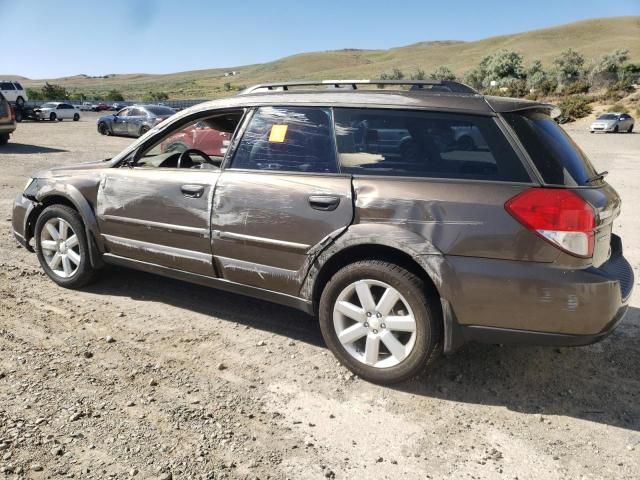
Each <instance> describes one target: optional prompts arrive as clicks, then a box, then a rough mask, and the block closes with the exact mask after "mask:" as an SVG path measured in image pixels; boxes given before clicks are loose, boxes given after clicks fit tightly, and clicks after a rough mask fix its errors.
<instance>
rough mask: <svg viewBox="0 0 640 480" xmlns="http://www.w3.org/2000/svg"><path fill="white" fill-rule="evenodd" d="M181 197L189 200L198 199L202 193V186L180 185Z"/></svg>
mask: <svg viewBox="0 0 640 480" xmlns="http://www.w3.org/2000/svg"><path fill="white" fill-rule="evenodd" d="M180 190H181V191H182V195H184V196H185V197H189V198H200V197H201V196H202V194H203V193H204V186H203V185H182V187H180Z"/></svg>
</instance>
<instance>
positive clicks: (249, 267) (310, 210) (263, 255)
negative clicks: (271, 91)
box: [212, 107, 353, 295]
mask: <svg viewBox="0 0 640 480" xmlns="http://www.w3.org/2000/svg"><path fill="white" fill-rule="evenodd" d="M234 143H237V147H236V148H235V149H234V150H235V151H234V153H233V159H232V160H231V161H230V164H229V165H228V166H227V167H226V168H225V169H224V171H223V173H222V175H221V176H220V179H219V180H218V184H217V187H216V190H215V194H214V202H213V205H214V207H213V212H212V229H213V232H212V233H213V251H214V258H215V262H216V267H217V269H218V272H219V274H220V275H221V276H223V277H224V278H225V279H227V280H230V281H233V282H238V283H242V284H247V285H251V286H255V287H259V288H264V289H268V290H274V291H278V292H281V293H286V294H290V295H298V294H299V291H300V286H301V284H302V281H303V279H304V276H305V275H306V273H307V269H308V261H309V259H310V258H311V257H310V256H311V254H312V252H313V251H314V247H316V246H318V245H319V244H321V243H323V241H325V240H326V239H327V238H330V237H331V235H337V234H338V233H340V232H342V231H343V230H344V229H345V228H346V227H347V226H348V225H349V224H350V223H351V221H352V218H353V205H352V196H351V178H350V176H348V175H341V174H340V173H338V169H337V162H336V158H335V143H334V138H333V127H332V121H331V111H330V110H329V109H325V108H319V107H318V108H316V107H261V108H259V109H257V110H256V111H255V112H254V114H253V116H252V117H251V118H250V120H249V121H248V124H247V126H246V129H245V132H244V134H243V135H242V139H241V140H240V142H239V143H238V142H234ZM227 162H228V163H229V160H227Z"/></svg>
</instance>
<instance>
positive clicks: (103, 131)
mask: <svg viewBox="0 0 640 480" xmlns="http://www.w3.org/2000/svg"><path fill="white" fill-rule="evenodd" d="M98 133H99V134H100V135H107V136H109V135H111V130H109V127H108V126H107V124H106V123H104V122H100V123H99V124H98Z"/></svg>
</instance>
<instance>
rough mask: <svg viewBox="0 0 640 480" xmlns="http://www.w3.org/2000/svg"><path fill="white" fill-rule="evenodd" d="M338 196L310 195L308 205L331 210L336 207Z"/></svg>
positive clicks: (316, 208)
mask: <svg viewBox="0 0 640 480" xmlns="http://www.w3.org/2000/svg"><path fill="white" fill-rule="evenodd" d="M339 204H340V197H339V196H337V195H310V196H309V205H311V208H313V209H315V210H324V211H329V212H330V211H332V210H335V209H336V208H338V205H339Z"/></svg>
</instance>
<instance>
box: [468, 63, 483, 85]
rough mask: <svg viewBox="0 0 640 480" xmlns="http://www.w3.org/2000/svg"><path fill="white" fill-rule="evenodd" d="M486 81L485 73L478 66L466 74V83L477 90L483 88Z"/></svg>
mask: <svg viewBox="0 0 640 480" xmlns="http://www.w3.org/2000/svg"><path fill="white" fill-rule="evenodd" d="M483 80H484V71H483V70H482V69H481V68H480V67H479V66H478V67H475V68H472V69H471V70H469V71H467V72H466V73H465V74H464V83H466V84H467V85H470V86H471V87H473V88H475V89H476V90H478V89H480V88H482V81H483Z"/></svg>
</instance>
